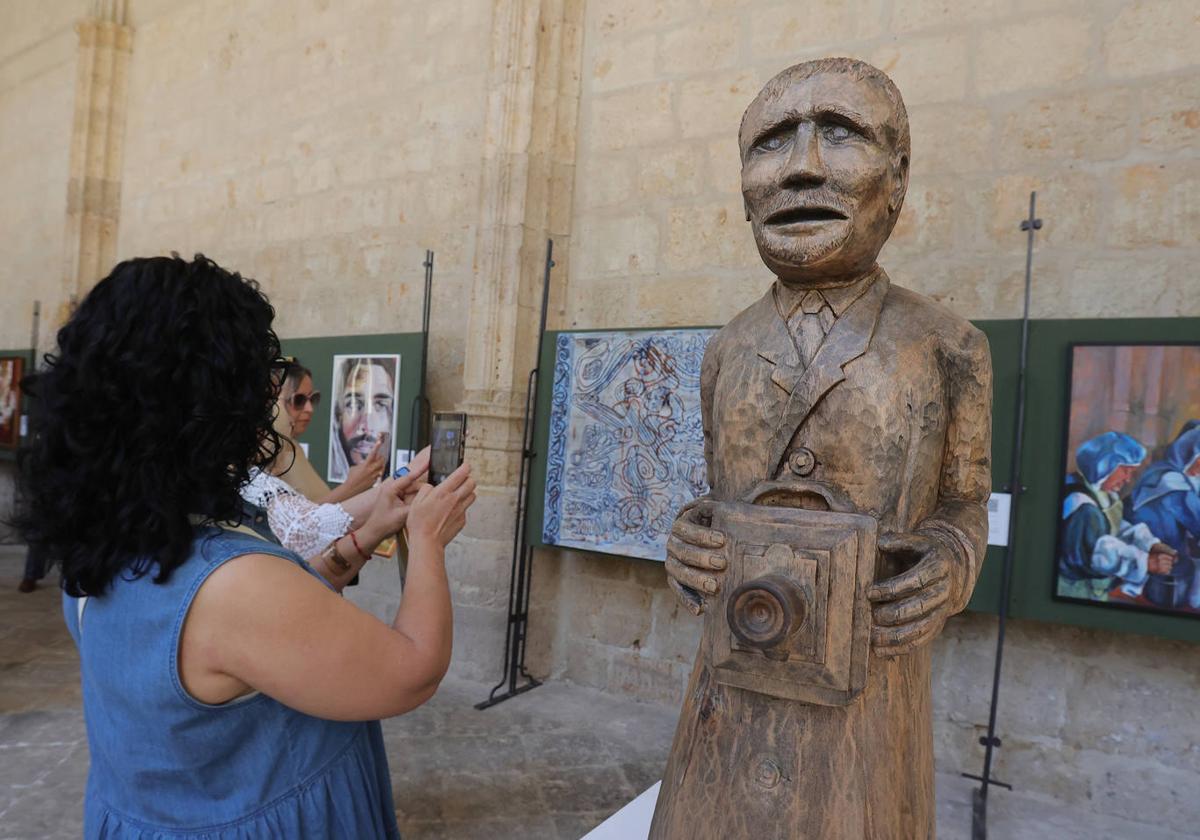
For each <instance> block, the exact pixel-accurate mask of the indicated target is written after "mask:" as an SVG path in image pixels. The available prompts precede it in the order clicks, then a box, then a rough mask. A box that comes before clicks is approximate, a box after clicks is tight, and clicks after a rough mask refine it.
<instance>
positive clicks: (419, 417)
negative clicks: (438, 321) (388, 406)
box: [408, 249, 433, 455]
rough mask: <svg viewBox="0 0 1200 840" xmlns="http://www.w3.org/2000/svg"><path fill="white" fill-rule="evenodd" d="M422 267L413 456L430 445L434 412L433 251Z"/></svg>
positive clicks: (411, 421) (410, 445) (410, 438)
mask: <svg viewBox="0 0 1200 840" xmlns="http://www.w3.org/2000/svg"><path fill="white" fill-rule="evenodd" d="M421 265H422V266H424V268H425V299H424V304H423V306H422V310H421V367H420V379H419V380H418V385H417V395H416V396H415V397H413V404H412V410H411V412H410V414H409V429H408V450H409V453H410V454H411V455H415V454H416V453H417V450H419V449H422V448H423V447H425V446H427V445H428V444H429V440H428V437H429V416H430V413H431V411H432V405H431V404H430V402H429V394H428V393H426V388H427V383H428V373H429V316H430V312H431V311H432V306H433V304H432V299H433V251H430V250H428V249H426V251H425V261H424V262H423V263H421Z"/></svg>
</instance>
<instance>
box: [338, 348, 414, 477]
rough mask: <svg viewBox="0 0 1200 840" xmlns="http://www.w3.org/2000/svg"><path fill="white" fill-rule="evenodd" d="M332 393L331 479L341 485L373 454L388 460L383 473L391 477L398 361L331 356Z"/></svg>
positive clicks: (397, 395) (398, 382) (381, 358)
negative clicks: (352, 470) (376, 453)
mask: <svg viewBox="0 0 1200 840" xmlns="http://www.w3.org/2000/svg"><path fill="white" fill-rule="evenodd" d="M331 393H332V394H333V399H332V400H330V403H331V405H330V409H329V471H328V476H329V480H330V481H335V482H342V481H345V480H346V477H347V476H348V475H349V474H350V470H351V468H353V467H356V466H358V465H359V464H361V463H363V462H364V461H366V460H367V459H368V458H370V457H371V455H372V454H374V453H375V452H376V451H378V452H380V453H382V454H383V456H384V458H386V459H387V462H386V463H385V464H384V466H383V475H385V476H387V475H391V461H392V447H393V446H394V445H395V444H394V441H395V440H396V402H397V401H398V400H399V394H400V357H399V356H396V355H391V356H334V357H333V387H332V389H331Z"/></svg>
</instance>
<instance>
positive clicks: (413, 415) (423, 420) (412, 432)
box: [393, 248, 433, 591]
mask: <svg viewBox="0 0 1200 840" xmlns="http://www.w3.org/2000/svg"><path fill="white" fill-rule="evenodd" d="M421 265H422V266H423V267H424V269H425V302H424V304H423V307H422V310H421V379H420V383H419V384H418V386H417V395H416V396H415V397H413V402H412V411H411V412H410V414H409V428H408V451H409V457H410V458H411V457H412V456H413V455H416V454H417V452H418V450H421V449H424V448H425V447H426V446H428V445H429V428H430V425H431V423H432V420H433V408H432V406H431V405H430V402H429V395H428V394H427V393H426V388H425V386H426V380H427V374H428V371H429V313H430V309H431V306H432V303H431V300H432V298H433V251H430V250H429V249H428V248H426V249H425V261H424V262H423V263H421ZM393 466H395V465H393ZM407 535H408V532H407V531H401V532H400V533H399V534H397V535H396V538H397V540H400V541H404V540H407V538H408V536H407ZM405 544H406V545H407V543H405ZM406 551H407V549H405V550H398V551H397V552H396V566H397V570H398V571H399V573H400V589H401V591H403V590H404V582H405V579H406V578H407V577H408V556H407V554H406Z"/></svg>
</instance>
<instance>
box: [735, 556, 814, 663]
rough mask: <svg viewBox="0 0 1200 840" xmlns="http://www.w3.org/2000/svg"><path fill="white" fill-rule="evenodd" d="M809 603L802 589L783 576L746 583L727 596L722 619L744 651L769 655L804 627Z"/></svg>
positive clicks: (793, 581) (762, 578)
mask: <svg viewBox="0 0 1200 840" xmlns="http://www.w3.org/2000/svg"><path fill="white" fill-rule="evenodd" d="M807 615H808V600H807V599H806V598H805V595H804V589H803V587H802V586H801V585H800V584H799V583H798V582H797V581H795V580H793V579H792V578H790V577H787V576H785V575H765V576H763V577H760V578H755V579H754V580H750V581H747V582H746V583H743V584H742V585H741V586H739V587H738V588H737V589H735V590H734V591H733V594H732V595H730V596H729V605H728V606H727V607H726V613H725V617H726V619H727V620H728V621H729V629H730V630H732V631H733V635H735V636H737V638H738V641H740V642H741V643H742V644H744V645H746V646H747V647H751V648H755V649H757V650H762V651H769V650H771V649H773V648H777V647H779V646H780V645H782V644H783V643H784V642H786V641H787V640H788V639H789V638H791V637H792V636H793V635H794V634H795V633H796V631H798V630H799V629H800V628H801V627H802V626H803V625H804V619H805V617H806V616H807Z"/></svg>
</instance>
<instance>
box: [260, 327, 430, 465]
mask: <svg viewBox="0 0 1200 840" xmlns="http://www.w3.org/2000/svg"><path fill="white" fill-rule="evenodd" d="M279 343H280V345H281V346H282V347H283V352H284V354H285V355H287V356H295V357H296V358H297V359H298V360H299V362H300V364H302V365H304V366H305V367H306V368H308V369H309V370H311V371H312V372H313V387H314V388H315V389H316V390H318V391H320V392H321V404H320V405H319V406H318V407H317V410H316V411H315V412H314V413H313V419H312V422H311V423H310V424H309V427H308V430H307V431H306V432H305V433H304V434H303V435H301V436H300V442H301V443H307V444H308V459H309V461H311V462H312V465H313V468H314V469H316V471H317V474H318V475H320V476H321V478H322V479H325V478H326V475H327V467H328V465H329V412H330V407H331V406H332V404H333V400H334V394H333V393H332V389H333V357H334V356H348V355H353V356H372V355H376V356H384V355H393V354H396V355H399V356H400V389H399V390H400V399H399V401H398V402H397V403H396V442H395V445H394V448H396V449H408V448H409V445H408V444H409V434H410V432H411V429H412V405H413V400H414V398H416V396H417V391H418V389H419V388H420V384H421V334H420V333H390V334H385V335H338V336H327V337H322V338H285V339H280V342H279Z"/></svg>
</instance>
